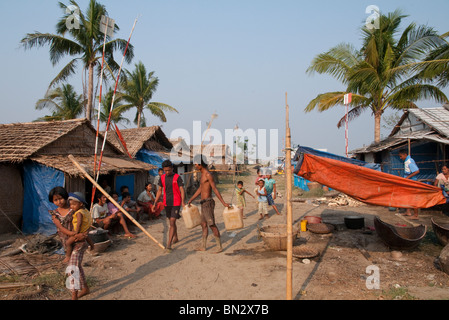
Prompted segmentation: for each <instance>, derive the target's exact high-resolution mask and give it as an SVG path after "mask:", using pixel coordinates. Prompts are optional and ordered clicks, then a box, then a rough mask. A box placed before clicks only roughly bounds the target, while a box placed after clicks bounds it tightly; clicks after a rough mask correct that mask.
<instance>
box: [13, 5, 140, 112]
mask: <svg viewBox="0 0 449 320" xmlns="http://www.w3.org/2000/svg"><path fill="white" fill-rule="evenodd" d="M70 4H71V6H75V7H77V8H79V6H78V4H77V3H76V2H75V1H73V0H71V1H70ZM59 6H60V8H61V9H62V10H63V11H64V16H63V17H62V18H61V19H60V20H59V21H58V23H57V25H56V34H51V33H40V32H35V33H28V34H27V35H26V36H25V37H24V38H23V39H22V40H21V45H22V46H23V47H24V48H25V49H31V48H34V47H44V46H47V45H48V46H49V47H50V61H51V63H52V64H53V65H56V64H57V63H58V62H59V61H60V60H61V58H63V57H64V56H71V57H75V58H73V59H72V60H71V61H70V62H69V63H68V64H67V65H66V66H65V67H64V68H62V70H61V71H60V72H59V74H58V75H57V76H56V77H55V79H54V80H53V81H52V82H51V83H50V86H49V88H51V87H52V86H54V85H55V84H57V83H59V82H61V81H64V80H66V79H67V78H68V77H69V76H70V75H72V74H74V73H75V71H76V67H77V65H78V63H79V62H82V65H83V71H86V70H87V71H88V88H87V105H86V110H85V111H86V118H87V119H88V120H90V119H91V113H92V105H93V98H94V93H93V92H94V73H95V69H96V68H97V74H99V72H100V71H99V69H100V68H99V67H101V58H102V55H103V40H104V35H103V34H102V33H101V32H100V21H101V16H102V15H104V16H107V11H106V8H105V6H103V5H101V4H100V3H98V2H97V1H95V0H90V2H89V6H88V8H87V10H86V13H85V14H84V13H83V12H81V11H79V15H77V16H75V17H76V19H78V20H79V26H78V25H77V26H76V27H71V26H70V24H68V23H67V22H68V21H69V19H71V17H73V15H71V14H70V13H67V12H71V9H70V6H67V5H65V4H63V3H61V2H60V3H59ZM117 30H119V28H118V26H115V29H114V32H116V31H117ZM66 34H68V35H70V36H71V38H72V39H69V38H66V37H65V36H66ZM106 41H107V42H106V46H105V48H106V49H105V63H106V69H109V70H112V71H115V70H118V68H119V66H118V65H117V63H116V62H115V61H114V56H113V53H114V51H115V50H119V51H120V52H121V53H122V54H124V52H125V49H126V45H127V42H128V41H126V40H123V39H115V40H112V39H111V38H109V37H107V40H106ZM133 56H134V53H133V46H132V45H129V48H128V50H127V52H126V61H127V62H128V63H129V62H131V60H132V58H133Z"/></svg>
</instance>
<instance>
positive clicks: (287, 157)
mask: <svg viewBox="0 0 449 320" xmlns="http://www.w3.org/2000/svg"><path fill="white" fill-rule="evenodd" d="M285 108H286V119H285V127H286V130H285V131H286V132H285V166H286V169H287V171H286V172H287V174H286V179H287V300H292V279H293V276H292V275H293V268H292V265H293V217H292V202H291V200H292V152H291V150H292V149H291V144H292V142H291V138H292V137H291V133H290V124H289V106H288V102H287V92H286V93H285Z"/></svg>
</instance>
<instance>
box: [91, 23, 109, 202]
mask: <svg viewBox="0 0 449 320" xmlns="http://www.w3.org/2000/svg"><path fill="white" fill-rule="evenodd" d="M108 26H109V17H106V30H105V32H104V41H103V57H102V59H101V73H100V97H99V98H98V116H97V136H96V139H95V157H94V177H95V176H96V174H97V154H98V136H99V133H100V113H101V112H100V111H101V96H102V95H103V74H104V56H105V52H106V36H107V34H108ZM94 199H95V187H92V199H91V203H93V202H94Z"/></svg>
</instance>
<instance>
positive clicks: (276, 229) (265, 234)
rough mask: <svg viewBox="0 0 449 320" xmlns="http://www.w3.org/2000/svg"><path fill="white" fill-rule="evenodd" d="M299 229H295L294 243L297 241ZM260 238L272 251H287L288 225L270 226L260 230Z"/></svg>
mask: <svg viewBox="0 0 449 320" xmlns="http://www.w3.org/2000/svg"><path fill="white" fill-rule="evenodd" d="M298 231H299V229H298V228H295V227H293V234H292V236H293V241H295V240H296V237H297V234H298ZM259 232H260V236H261V237H262V239H263V241H264V243H265V244H266V245H267V246H268V248H269V249H270V250H273V251H287V225H285V224H278V225H269V226H264V227H262V228H260V229H259Z"/></svg>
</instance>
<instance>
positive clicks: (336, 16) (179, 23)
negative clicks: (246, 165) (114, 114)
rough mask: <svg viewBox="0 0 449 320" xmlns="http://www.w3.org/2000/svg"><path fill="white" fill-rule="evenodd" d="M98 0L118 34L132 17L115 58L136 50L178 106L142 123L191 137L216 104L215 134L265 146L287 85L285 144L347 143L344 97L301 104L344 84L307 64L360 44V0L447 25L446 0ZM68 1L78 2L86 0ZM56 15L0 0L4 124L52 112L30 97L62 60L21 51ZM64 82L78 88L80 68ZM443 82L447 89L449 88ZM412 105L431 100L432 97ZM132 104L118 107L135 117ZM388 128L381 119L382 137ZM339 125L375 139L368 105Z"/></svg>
mask: <svg viewBox="0 0 449 320" xmlns="http://www.w3.org/2000/svg"><path fill="white" fill-rule="evenodd" d="M62 2H63V3H66V4H69V1H67V0H62ZM99 2H100V3H102V4H104V5H105V6H106V8H107V10H108V14H109V16H110V17H111V18H113V19H115V21H116V24H117V25H118V26H119V27H120V31H118V32H117V33H116V35H115V37H116V38H122V39H128V37H129V35H130V32H131V28H132V25H133V23H134V20H135V19H136V18H137V17H138V21H137V24H136V28H135V31H134V33H133V35H132V39H131V43H132V44H133V45H134V54H135V57H134V60H133V61H132V63H131V64H129V65H128V64H126V63H125V65H124V68H127V69H130V70H132V69H133V68H134V64H135V63H137V62H139V61H142V62H143V63H144V64H145V66H146V68H147V70H148V71H154V72H155V76H156V77H158V78H159V86H158V89H157V92H156V94H155V95H154V97H153V101H157V102H163V103H166V104H169V105H171V106H173V107H175V108H176V109H177V110H178V111H179V113H168V114H167V122H166V123H162V122H161V121H160V120H159V119H157V118H155V117H154V116H152V115H151V114H149V113H147V114H146V118H147V125H161V126H162V128H163V131H164V132H165V134H166V135H167V136H168V137H172V135H173V134H174V135H176V134H177V133H178V132H180V131H179V130H184V131H185V132H187V134H188V135H189V136H190V137H189V138H190V139H191V140H192V141H193V139H194V135H195V133H194V131H195V130H194V124H195V123H197V124H198V123H199V121H200V123H201V130H202V132H204V131H205V130H206V127H207V124H206V123H207V122H208V121H210V119H211V116H212V114H213V113H215V114H217V115H218V117H217V118H216V119H214V120H213V122H212V128H213V129H214V130H215V131H214V132H218V133H221V135H222V137H223V142H224V137H225V132H226V130H227V129H228V130H229V129H233V128H234V127H235V126H238V127H239V128H240V129H242V130H243V131H245V130H250V131H254V132H256V133H259V134H263V133H264V132H265V131H266V133H267V135H266V136H267V137H268V138H266V139H265V141H262V139H260V140H258V141H257V143H258V144H259V143H264V144H266V145H267V150H269V148H268V146H271V144H270V141H269V140H270V139H269V137H270V135H269V132H270V130H277V132H278V134H277V137H278V140H277V141H276V143H277V146H278V148H277V150H278V152H279V153H281V151H280V150H282V148H283V147H284V137H285V113H286V112H285V109H286V108H285V105H286V101H285V96H286V93H287V97H288V100H287V101H288V105H289V109H290V127H291V134H292V142H293V144H294V145H297V144H301V145H304V146H309V147H312V148H317V149H325V150H327V151H328V152H331V153H334V154H338V155H344V154H345V130H344V128H341V129H338V128H337V126H336V124H337V122H338V120H339V119H340V118H341V117H343V116H344V114H345V109H344V107H343V106H341V107H335V108H333V109H332V110H329V111H326V112H323V113H319V112H317V111H312V112H310V113H305V112H304V109H305V107H306V106H307V104H308V103H309V101H310V100H312V99H314V98H315V97H316V96H317V95H318V94H320V93H324V92H329V91H339V90H343V89H344V87H343V86H342V84H341V83H339V82H338V81H336V80H335V79H333V78H331V77H329V76H326V75H317V74H316V75H308V74H306V70H307V68H308V67H309V66H310V63H311V62H312V60H313V58H314V57H315V56H316V55H318V54H319V53H322V52H325V51H327V50H329V49H330V48H332V47H334V46H336V45H338V44H340V43H343V42H345V43H351V44H352V45H354V46H355V47H356V48H360V46H361V32H360V28H361V27H362V26H363V25H364V24H365V21H366V19H367V18H368V17H369V15H370V13H367V12H366V9H367V7H368V6H370V5H375V6H377V7H378V8H379V9H380V10H381V11H382V12H383V13H388V12H391V11H394V10H396V9H401V10H402V12H403V13H404V14H406V15H408V17H407V18H406V19H404V20H403V23H402V27H404V26H406V25H408V24H409V23H411V22H415V23H417V24H418V25H420V24H425V25H428V26H431V27H433V28H434V29H436V30H437V31H438V32H440V33H445V32H448V31H449V22H448V19H447V13H448V12H449V1H447V0H429V1H422V0H407V1H406V0H388V1H383V0H369V1H365V0H341V1H331V0H322V1H298V0H279V1H265V0H128V1H116V0H103V1H99ZM77 3H78V4H79V6H80V8H81V10H83V11H85V10H86V8H87V4H88V0H78V1H77ZM62 14H63V13H62V11H61V9H60V8H59V5H58V2H57V1H53V0H44V1H35V0H17V1H4V0H2V1H0V18H1V19H0V27H1V29H2V30H3V31H4V32H3V33H2V34H3V36H2V38H3V39H2V40H3V41H2V45H1V47H0V59H1V60H0V61H2V62H3V68H2V71H3V72H2V77H1V78H0V90H1V94H2V113H1V116H0V123H1V124H5V123H17V122H21V123H22V122H31V121H34V120H36V119H37V118H39V117H42V116H45V115H47V114H49V113H50V112H49V110H36V109H35V104H36V101H37V100H39V99H41V98H43V97H44V95H45V93H46V90H47V88H48V85H49V83H50V82H51V80H53V78H54V77H55V76H56V75H57V73H58V72H59V71H60V70H61V69H62V67H63V66H64V65H65V64H66V63H67V62H68V61H69V60H68V59H65V60H64V59H63V60H62V61H61V62H60V63H59V64H57V65H56V66H53V65H52V64H51V62H50V60H49V52H48V51H49V50H48V47H44V48H40V49H37V48H34V49H31V50H24V49H23V48H21V47H20V40H21V39H22V38H23V37H24V36H25V35H26V34H27V33H32V32H35V31H39V32H42V33H55V25H56V22H57V21H58V19H59V18H60V17H61V16H62ZM116 61H117V62H118V63H120V62H121V55H120V54H116ZM79 72H81V71H79ZM68 82H69V83H70V84H72V85H73V86H75V88H76V89H77V90H78V92H79V93H80V94H81V93H82V89H81V88H82V86H81V78H80V77H79V74H78V75H77V76H73V77H72V78H70V79H69V80H68ZM443 91H444V92H445V93H446V95H448V96H449V88H446V89H444V90H443ZM418 105H419V107H421V108H426V107H435V106H439V105H437V104H435V103H434V102H433V101H423V102H420V103H418ZM134 114H135V113H132V112H131V113H128V114H126V115H127V116H128V117H129V118H130V120H131V121H132V120H133V119H134ZM390 114H392V112H387V113H386V115H387V116H388V115H390ZM119 127H120V128H125V127H134V125H130V126H123V125H119ZM264 130H265V131H264ZM390 131H391V128H390V129H388V128H383V129H382V136H383V137H386V136H388V134H389V132H390ZM348 136H349V150H352V149H356V148H360V147H363V146H364V145H369V144H371V143H372V141H373V140H374V118H373V116H372V115H371V114H370V112H368V111H367V112H365V113H364V114H362V115H361V116H360V117H359V118H357V119H355V120H354V121H351V122H350V123H349V134H348ZM271 143H273V145H274V144H275V143H274V142H273V141H272V142H271ZM279 155H282V154H279Z"/></svg>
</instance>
